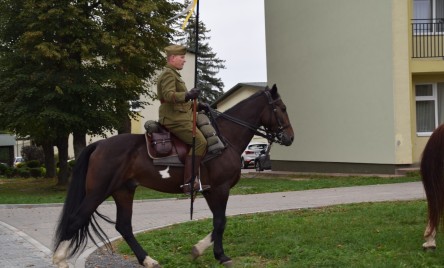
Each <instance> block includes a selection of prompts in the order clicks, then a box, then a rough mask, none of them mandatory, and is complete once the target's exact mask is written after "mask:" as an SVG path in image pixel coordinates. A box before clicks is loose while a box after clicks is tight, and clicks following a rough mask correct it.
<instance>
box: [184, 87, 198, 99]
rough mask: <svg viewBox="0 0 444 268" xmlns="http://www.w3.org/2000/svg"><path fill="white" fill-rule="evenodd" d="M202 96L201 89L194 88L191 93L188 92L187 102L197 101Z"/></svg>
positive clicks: (186, 95)
mask: <svg viewBox="0 0 444 268" xmlns="http://www.w3.org/2000/svg"><path fill="white" fill-rule="evenodd" d="M199 94H200V89H198V88H192V89H190V91H188V92H187V93H186V94H185V101H189V100H194V99H196V98H197V97H198V96H199Z"/></svg>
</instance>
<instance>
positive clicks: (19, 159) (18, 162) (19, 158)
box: [14, 156, 25, 167]
mask: <svg viewBox="0 0 444 268" xmlns="http://www.w3.org/2000/svg"><path fill="white" fill-rule="evenodd" d="M22 162H25V159H23V157H21V156H17V157H16V158H14V167H16V166H17V165H18V164H20V163H22Z"/></svg>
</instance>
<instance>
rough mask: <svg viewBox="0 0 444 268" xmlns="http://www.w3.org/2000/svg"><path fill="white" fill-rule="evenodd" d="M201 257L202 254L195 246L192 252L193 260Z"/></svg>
mask: <svg viewBox="0 0 444 268" xmlns="http://www.w3.org/2000/svg"><path fill="white" fill-rule="evenodd" d="M200 256H202V253H201V252H200V251H199V249H198V248H197V247H196V246H193V249H192V250H191V257H192V258H193V260H195V259H197V258H199V257H200Z"/></svg>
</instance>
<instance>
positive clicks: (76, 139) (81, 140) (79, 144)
mask: <svg viewBox="0 0 444 268" xmlns="http://www.w3.org/2000/svg"><path fill="white" fill-rule="evenodd" d="M72 136H73V146H74V157H75V159H76V160H77V158H78V157H79V155H80V153H81V152H82V150H83V149H85V147H86V134H85V133H84V132H76V131H74V133H73V134H72Z"/></svg>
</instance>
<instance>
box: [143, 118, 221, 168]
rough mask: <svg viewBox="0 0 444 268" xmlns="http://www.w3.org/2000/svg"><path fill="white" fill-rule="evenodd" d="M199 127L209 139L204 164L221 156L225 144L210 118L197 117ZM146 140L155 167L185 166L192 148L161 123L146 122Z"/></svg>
mask: <svg viewBox="0 0 444 268" xmlns="http://www.w3.org/2000/svg"><path fill="white" fill-rule="evenodd" d="M196 125H197V127H198V128H199V129H200V131H201V132H202V133H203V135H204V136H205V138H206V139H207V146H208V147H207V153H206V154H205V156H204V159H203V160H202V161H203V162H205V161H208V160H210V159H212V158H214V157H217V156H218V155H220V154H221V152H222V150H223V149H225V144H224V143H223V142H222V141H221V140H220V139H219V137H218V136H217V133H216V131H215V129H214V127H213V126H212V125H211V123H210V120H209V118H208V116H206V115H205V114H203V113H199V114H198V115H197V123H196ZM145 130H146V134H145V138H146V144H147V150H148V155H149V157H150V158H152V159H153V164H154V165H164V166H183V165H184V163H185V158H186V156H187V154H188V153H189V151H190V149H191V146H190V145H188V144H186V143H185V142H183V141H182V140H181V139H179V138H177V137H176V136H175V135H174V134H173V133H171V132H169V131H168V129H166V128H165V127H164V126H162V125H161V124H160V123H159V122H157V121H153V120H149V121H147V122H145Z"/></svg>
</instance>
